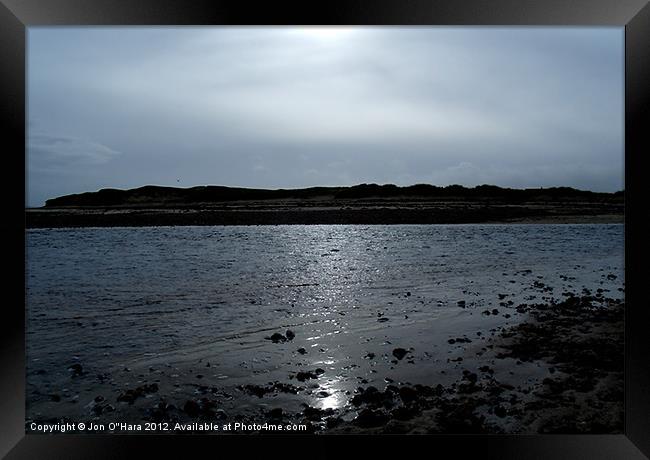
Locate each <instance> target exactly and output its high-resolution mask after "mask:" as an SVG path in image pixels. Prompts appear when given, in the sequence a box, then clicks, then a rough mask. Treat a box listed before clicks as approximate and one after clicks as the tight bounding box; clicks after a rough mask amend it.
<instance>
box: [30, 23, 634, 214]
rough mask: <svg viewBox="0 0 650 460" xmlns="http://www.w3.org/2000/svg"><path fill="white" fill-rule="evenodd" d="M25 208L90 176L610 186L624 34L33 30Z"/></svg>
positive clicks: (105, 183)
mask: <svg viewBox="0 0 650 460" xmlns="http://www.w3.org/2000/svg"><path fill="white" fill-rule="evenodd" d="M28 46H29V54H28V98H29V99H28V104H29V121H30V125H29V126H30V129H29V136H30V137H29V147H28V189H29V195H28V196H29V204H30V205H41V204H42V203H43V201H44V200H45V199H47V198H50V197H53V196H57V195H61V194H65V193H74V192H81V191H87V190H96V189H99V188H102V187H118V188H127V187H136V186H140V185H144V184H160V185H180V186H192V185H198V184H223V185H234V186H249V187H272V188H279V187H282V188H290V187H303V186H312V185H351V184H355V183H360V182H379V183H387V182H391V183H397V184H402V185H407V184H412V183H419V182H429V183H434V184H439V185H447V184H451V183H460V184H464V185H478V184H482V183H491V184H497V185H501V186H512V187H539V186H554V185H568V186H574V187H578V188H583V189H592V190H603V191H613V190H618V189H621V188H623V182H622V181H623V80H622V79H623V30H622V29H613V28H349V29H347V28H346V29H340V28H337V29H332V28H327V29H323V28H317V29H305V28H302V29H301V28H176V29H174V28H103V29H98V28H72V29H65V28H31V29H30V30H29V37H28Z"/></svg>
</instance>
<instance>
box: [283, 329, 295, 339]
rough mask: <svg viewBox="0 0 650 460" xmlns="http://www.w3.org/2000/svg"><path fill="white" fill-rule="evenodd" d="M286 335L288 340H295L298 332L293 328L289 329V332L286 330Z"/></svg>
mask: <svg viewBox="0 0 650 460" xmlns="http://www.w3.org/2000/svg"><path fill="white" fill-rule="evenodd" d="M285 335H286V336H287V339H288V340H293V339H294V337H295V336H296V334H294V333H293V331H292V330H291V329H287V332H285Z"/></svg>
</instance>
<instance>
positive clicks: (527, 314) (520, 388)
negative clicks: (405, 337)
mask: <svg viewBox="0 0 650 460" xmlns="http://www.w3.org/2000/svg"><path fill="white" fill-rule="evenodd" d="M539 288H540V290H542V291H543V290H544V289H545V288H546V286H544V285H543V283H540V285H539ZM603 294H604V290H602V289H599V290H598V291H597V292H595V293H591V292H587V291H583V292H582V293H578V294H576V293H571V292H564V293H563V294H562V295H563V297H564V298H565V300H563V301H560V302H555V301H551V302H548V303H522V304H519V305H510V304H509V302H508V301H507V300H506V298H504V299H503V300H505V301H504V302H502V303H501V305H500V306H499V307H498V308H492V309H490V308H486V309H484V310H483V309H481V310H482V311H477V312H476V313H478V314H480V315H481V318H482V319H483V320H484V321H485V322H486V323H487V324H490V323H493V324H494V321H493V320H494V319H497V318H496V317H498V320H499V321H497V323H500V324H503V318H504V317H506V318H509V317H511V316H513V315H519V317H520V320H519V321H516V322H515V323H514V324H511V325H501V326H499V325H496V326H495V327H493V328H489V327H486V328H484V329H483V332H481V331H480V330H479V331H476V333H475V334H473V335H470V334H467V335H463V336H461V337H455V338H450V339H448V341H447V342H448V344H449V345H450V346H451V348H454V349H455V352H454V353H453V354H452V355H451V356H452V357H450V358H447V363H446V364H442V365H441V366H442V368H443V369H444V370H442V371H441V376H440V381H441V383H439V384H437V385H422V384H418V383H417V381H411V380H410V379H404V380H398V379H396V380H393V379H391V378H388V377H385V378H384V381H385V382H386V384H385V385H384V386H376V385H368V384H367V382H365V383H364V379H358V385H355V386H356V388H354V389H351V390H347V391H341V392H338V393H336V399H337V400H339V401H337V404H332V405H331V406H330V405H329V404H317V403H314V401H315V400H319V399H320V400H321V401H327V400H328V399H331V398H332V396H334V395H335V393H334V392H332V391H330V390H328V388H327V383H326V380H327V379H328V377H329V376H330V375H331V374H330V369H329V368H328V366H327V365H326V364H322V365H321V366H322V367H320V366H316V365H313V366H309V367H305V368H304V369H302V370H299V371H297V372H295V371H294V372H290V373H289V375H288V379H287V378H286V377H285V378H284V379H272V377H271V376H269V378H268V382H267V383H266V384H259V383H250V382H249V383H247V380H246V378H243V379H242V380H241V381H240V383H239V384H238V385H236V386H233V385H232V384H230V385H229V386H228V387H221V386H220V385H219V379H218V378H217V379H216V380H215V379H214V378H210V362H209V361H207V360H205V359H204V358H198V359H197V357H198V356H200V353H198V354H197V353H196V351H195V353H194V354H193V357H192V360H191V361H192V362H193V365H191V364H190V365H189V366H188V364H187V363H186V364H185V365H178V366H174V365H169V364H168V365H164V364H162V363H160V362H159V363H156V362H155V361H149V362H145V361H143V363H142V365H141V366H138V367H137V368H124V369H121V370H119V371H117V372H114V373H93V372H92V371H89V369H86V367H84V366H83V365H82V364H81V363H75V364H73V365H71V366H70V367H69V368H68V372H69V374H70V377H69V378H70V381H69V385H68V388H66V389H63V390H62V391H61V392H60V393H51V394H48V395H41V397H43V398H45V399H46V400H48V399H49V402H47V403H42V398H41V403H40V404H38V412H35V411H34V409H33V408H32V409H30V408H29V407H28V420H27V426H28V427H29V424H30V422H31V421H32V420H37V421H38V422H39V423H43V422H50V423H55V422H65V421H78V414H79V413H80V412H81V413H85V414H86V418H87V419H89V420H93V421H96V422H98V423H107V422H110V421H128V422H131V423H142V422H144V421H150V422H169V423H172V424H173V423H175V422H181V423H191V422H212V423H227V422H235V421H238V422H242V423H258V424H262V423H265V422H268V423H273V424H278V423H282V424H286V423H296V424H305V425H306V426H307V430H306V432H308V433H367V434H371V433H411V434H416V433H622V429H623V309H624V303H623V302H622V301H621V300H613V299H609V298H606V297H605V296H604V295H603ZM458 308H459V309H463V310H465V309H467V308H470V307H467V306H466V305H462V304H459V306H458ZM266 339H267V341H268V346H269V347H273V346H288V348H289V349H293V348H295V350H293V351H292V352H291V353H289V354H287V356H286V360H287V365H288V364H290V363H293V364H298V366H300V364H299V363H300V359H301V358H302V357H303V356H304V355H306V354H314V353H318V351H316V350H306V349H305V348H304V347H299V348H296V347H294V346H291V344H292V342H293V341H294V340H296V341H297V339H296V338H295V337H294V333H293V332H290V331H283V332H275V333H273V334H270V333H269V335H268V336H267V337H266ZM384 345H385V347H384V348H385V352H382V353H366V354H365V355H364V356H359V357H357V358H356V359H355V360H354V361H355V362H357V363H359V364H351V365H350V368H354V367H359V366H360V365H365V364H368V365H370V366H371V367H374V365H376V364H381V362H382V361H384V364H385V366H383V367H382V366H377V367H378V368H379V369H380V370H379V372H381V373H386V375H399V374H400V373H401V372H402V370H403V369H404V368H405V367H406V368H408V367H411V368H413V367H414V366H413V365H414V364H416V360H418V361H421V360H426V359H430V360H433V357H432V355H429V354H428V353H427V352H423V350H417V349H413V348H408V347H407V348H403V347H400V346H398V345H399V344H391V343H389V344H384ZM373 363H374V364H373ZM147 365H148V366H149V367H148V369H146V366H147ZM287 367H288V366H287ZM388 369H391V370H394V369H397V370H395V371H394V372H390V371H389V370H388ZM375 372H377V371H376V370H375ZM36 373H37V374H38V371H36ZM253 373H255V371H254V370H253ZM407 374H408V373H405V375H407ZM248 375H250V373H248ZM413 375H415V374H413ZM32 380H33V379H32ZM80 395H81V396H80ZM341 398H343V399H344V400H345V401H344V403H342V404H341V401H340V399H341ZM80 404H83V409H82V408H81V407H79V405H80ZM66 406H67V408H68V410H67V412H68V413H70V416H64V417H54V418H51V417H50V418H48V417H43V416H42V415H39V414H46V413H48V412H51V413H57V412H58V413H65V412H66ZM48 407H49V408H51V410H48ZM80 409H81V411H80ZM72 414H76V416H74V415H72ZM28 430H29V428H28Z"/></svg>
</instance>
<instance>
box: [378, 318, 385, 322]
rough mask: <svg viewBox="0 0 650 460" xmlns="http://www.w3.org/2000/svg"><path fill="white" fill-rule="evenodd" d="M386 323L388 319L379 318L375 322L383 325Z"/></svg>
mask: <svg viewBox="0 0 650 460" xmlns="http://www.w3.org/2000/svg"><path fill="white" fill-rule="evenodd" d="M386 321H388V318H379V319H378V320H377V322H379V323H385V322H386Z"/></svg>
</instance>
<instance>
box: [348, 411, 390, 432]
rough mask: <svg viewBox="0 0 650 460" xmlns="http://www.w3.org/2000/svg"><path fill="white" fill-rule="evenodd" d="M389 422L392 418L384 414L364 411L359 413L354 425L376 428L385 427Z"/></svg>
mask: <svg viewBox="0 0 650 460" xmlns="http://www.w3.org/2000/svg"><path fill="white" fill-rule="evenodd" d="M388 420H390V418H389V417H388V415H386V414H384V413H383V412H380V411H374V410H372V409H364V410H362V411H361V412H359V415H357V418H355V419H354V423H355V424H356V425H357V426H360V427H362V428H375V427H379V426H383V425H385V424H386V423H387V422H388Z"/></svg>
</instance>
